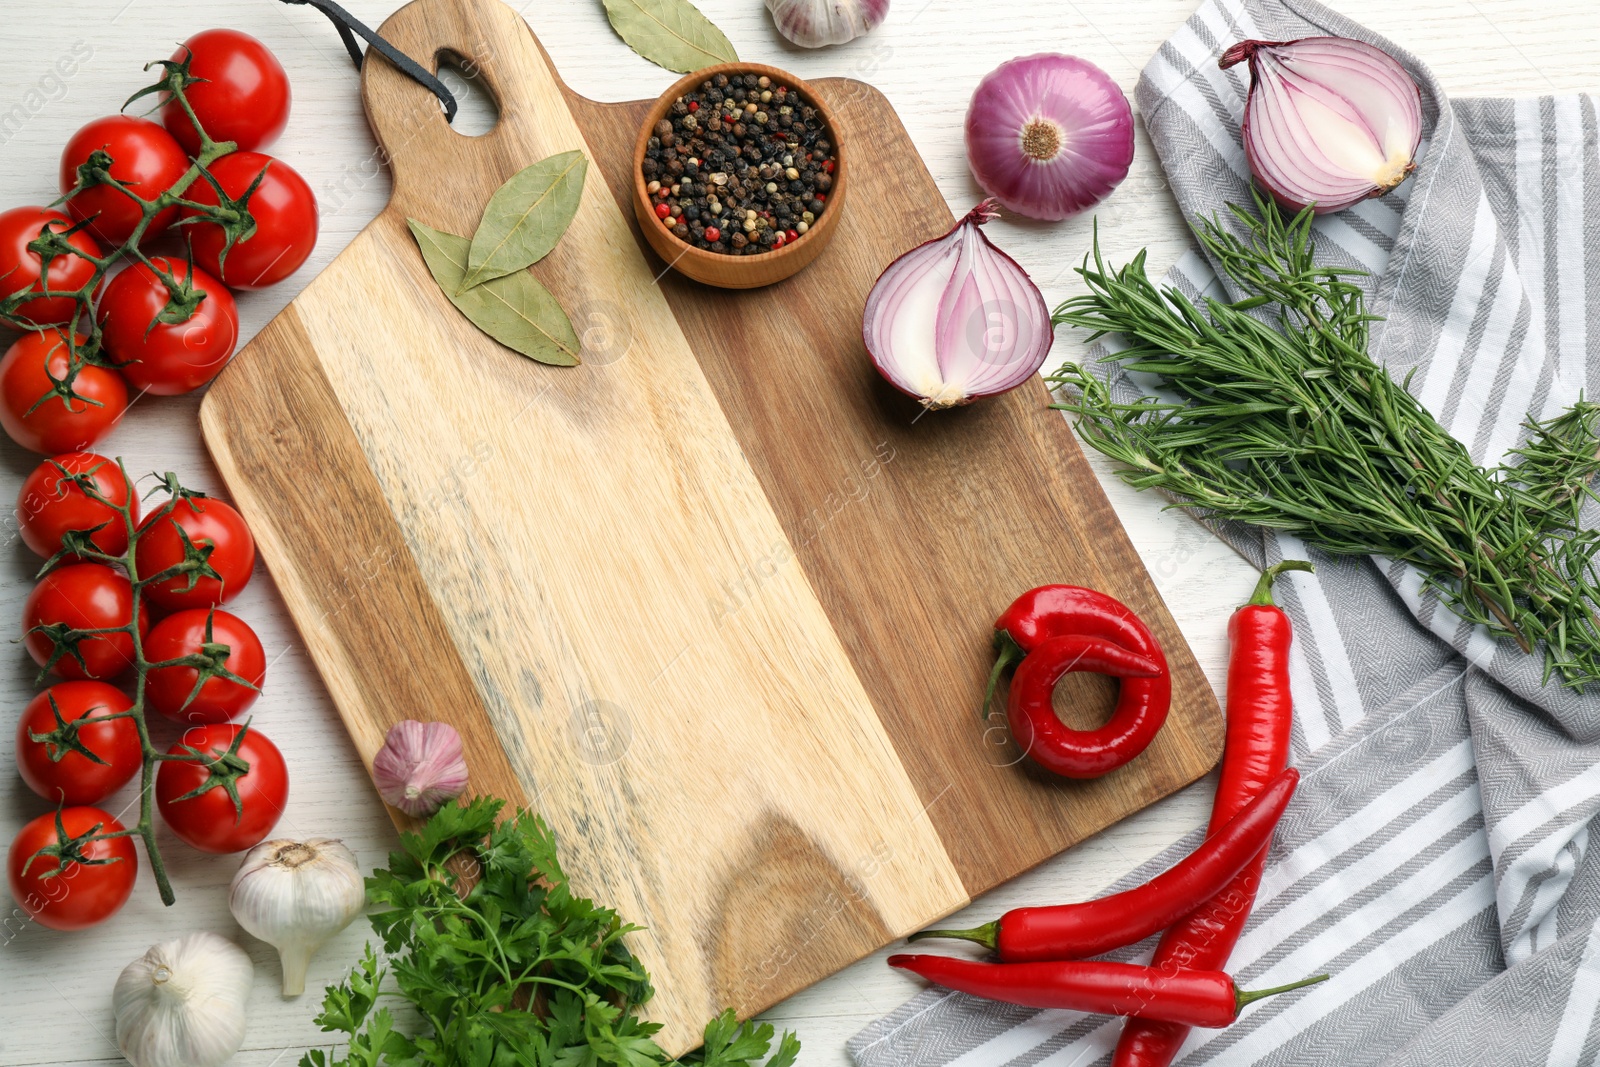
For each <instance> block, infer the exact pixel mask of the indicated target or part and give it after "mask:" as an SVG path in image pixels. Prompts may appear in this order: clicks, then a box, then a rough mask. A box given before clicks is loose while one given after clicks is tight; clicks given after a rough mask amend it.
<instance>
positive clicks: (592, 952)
mask: <svg viewBox="0 0 1600 1067" xmlns="http://www.w3.org/2000/svg"><path fill="white" fill-rule="evenodd" d="M503 805H504V802H503V801H500V800H495V799H492V798H486V797H479V798H477V799H475V800H472V801H471V802H469V803H465V802H458V803H455V804H449V805H446V806H445V807H443V808H441V809H439V812H438V813H437V814H436V815H434V816H433V817H432V818H431V819H429V820H428V822H427V823H426V825H424V826H423V828H422V830H421V832H420V833H407V834H401V835H400V844H401V848H402V851H400V852H394V853H390V855H389V868H388V869H387V870H383V869H379V870H377V871H374V872H373V875H372V877H371V878H368V879H367V898H368V900H369V901H371V902H372V903H374V904H380V905H385V906H386V907H385V910H383V911H380V912H377V913H376V914H374V915H373V916H372V917H371V921H372V927H373V929H374V930H375V931H377V933H378V935H379V936H380V937H381V938H382V939H383V949H384V954H385V956H386V957H387V963H388V967H389V969H390V970H391V971H392V972H393V975H394V979H395V985H396V987H397V989H396V991H394V992H388V991H380V989H379V987H380V985H381V984H382V983H383V979H384V974H385V970H384V966H383V964H380V963H379V961H378V957H377V954H376V953H375V952H374V951H373V949H372V946H371V945H368V946H367V951H366V953H365V955H364V956H363V957H362V959H361V962H360V963H359V964H357V965H356V967H355V969H354V970H353V971H352V972H351V973H350V975H349V977H347V978H346V979H345V981H344V982H342V983H340V984H339V985H337V986H329V987H328V991H327V996H326V997H325V999H324V1000H323V1005H322V1013H321V1014H320V1015H318V1016H317V1024H318V1025H319V1026H321V1027H322V1029H323V1030H325V1031H328V1032H330V1033H343V1034H347V1035H349V1045H348V1047H347V1048H346V1049H345V1052H344V1055H343V1056H339V1057H335V1056H334V1055H333V1054H332V1053H329V1052H324V1051H323V1050H321V1049H312V1050H311V1051H309V1052H307V1053H306V1054H305V1055H304V1056H303V1057H302V1058H301V1060H300V1067H609V1065H615V1067H656V1065H661V1064H667V1063H671V1062H679V1061H672V1060H669V1059H668V1057H667V1055H666V1054H665V1053H664V1052H663V1051H662V1050H661V1048H660V1046H658V1045H657V1044H656V1043H655V1040H654V1037H653V1035H654V1034H655V1033H656V1031H658V1030H659V1029H660V1028H661V1025H660V1024H659V1023H652V1022H646V1021H644V1020H643V1019H641V1018H640V1017H639V1009H640V1007H641V1006H642V1005H643V1004H644V1003H645V1002H647V1001H648V1000H649V999H650V997H651V995H652V994H653V993H654V989H653V988H652V986H651V985H650V976H649V975H648V974H646V973H645V970H644V968H643V967H642V966H640V964H639V961H638V960H636V959H635V958H634V957H633V954H632V953H630V952H629V951H628V949H627V946H625V945H624V944H623V942H622V939H623V937H624V936H625V935H627V934H628V933H630V932H632V931H634V930H637V929H639V927H636V926H633V925H630V924H628V923H625V922H623V921H622V920H621V919H620V918H619V917H618V915H617V913H616V912H615V911H613V910H612V909H610V908H604V907H600V906H598V905H596V904H595V903H594V901H592V900H587V899H584V898H582V897H575V896H573V895H572V892H571V890H570V889H569V888H568V885H567V876H566V875H565V874H564V873H563V872H562V870H561V864H560V862H559V860H558V859H557V857H556V840H555V835H554V834H553V833H551V831H550V829H549V828H548V827H547V826H546V825H545V823H544V820H543V819H541V818H539V817H538V816H537V815H534V814H533V813H531V812H519V813H517V814H516V815H515V816H513V817H511V818H509V819H506V820H505V821H504V822H501V821H499V818H498V816H499V813H500V809H501V808H502V807H503ZM469 887H470V888H469ZM382 997H398V998H401V999H403V1000H405V1001H406V1002H408V1003H409V1004H410V1005H411V1007H412V1008H414V1009H415V1011H416V1013H417V1015H418V1016H420V1018H421V1020H422V1026H421V1027H420V1032H419V1033H416V1034H407V1033H404V1032H402V1031H401V1029H400V1028H399V1027H398V1026H397V1024H396V1020H395V1017H394V1015H393V1013H391V1012H390V1010H389V1009H388V1008H378V1007H377V1003H378V1000H379V999H380V998H382ZM374 1009H376V1010H374ZM772 1039H773V1028H772V1027H771V1026H770V1025H765V1024H763V1025H761V1026H755V1025H752V1024H751V1023H743V1024H741V1023H739V1022H737V1021H736V1020H735V1019H734V1016H733V1012H732V1011H728V1012H724V1013H723V1014H722V1015H721V1016H719V1017H717V1018H715V1019H713V1020H712V1021H711V1022H710V1023H708V1024H707V1025H706V1030H705V1047H704V1048H702V1049H701V1050H700V1051H699V1052H696V1053H694V1054H692V1055H691V1056H689V1057H688V1058H686V1059H685V1060H684V1061H681V1062H684V1063H698V1064H703V1065H705V1067H749V1065H751V1064H753V1063H755V1062H757V1061H759V1060H761V1059H762V1058H763V1057H765V1056H766V1055H767V1054H768V1052H769V1051H770V1050H771V1047H772ZM799 1052H800V1042H799V1040H798V1039H797V1038H796V1037H795V1036H794V1034H792V1033H785V1034H784V1035H783V1037H782V1039H781V1040H780V1041H779V1042H778V1048H777V1051H776V1053H774V1054H773V1056H772V1058H771V1059H770V1060H768V1061H767V1067H791V1065H792V1064H793V1063H794V1061H795V1058H796V1056H798V1054H799Z"/></svg>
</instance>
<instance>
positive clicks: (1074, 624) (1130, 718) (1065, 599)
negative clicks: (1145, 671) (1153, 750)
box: [984, 585, 1172, 778]
mask: <svg viewBox="0 0 1600 1067" xmlns="http://www.w3.org/2000/svg"><path fill="white" fill-rule="evenodd" d="M1063 637H1091V638H1099V639H1101V640H1104V641H1109V642H1111V643H1113V644H1116V645H1119V646H1121V647H1122V648H1125V649H1127V650H1128V651H1130V652H1133V653H1136V654H1138V655H1140V656H1144V657H1147V658H1149V659H1150V661H1151V662H1153V663H1155V664H1156V665H1157V667H1158V668H1159V670H1158V672H1157V673H1155V674H1150V675H1128V674H1122V675H1117V677H1119V678H1121V680H1122V681H1121V686H1120V692H1119V694H1118V698H1117V708H1116V711H1115V712H1114V713H1113V715H1112V717H1111V719H1110V721H1108V722H1107V723H1106V725H1105V726H1103V727H1101V728H1100V729H1098V730H1091V731H1076V730H1069V729H1067V728H1066V727H1065V726H1064V725H1062V723H1061V721H1060V719H1059V718H1057V717H1056V716H1055V714H1054V712H1053V711H1052V710H1051V709H1050V699H1049V698H1050V695H1051V694H1050V692H1049V691H1048V690H1053V688H1054V685H1055V683H1056V681H1058V680H1059V679H1060V676H1061V674H1063V673H1065V672H1066V669H1065V668H1064V669H1062V670H1060V671H1056V672H1055V674H1054V676H1053V677H1051V678H1050V680H1049V682H1048V684H1041V683H1040V682H1039V681H1038V679H1039V678H1040V677H1042V676H1043V674H1044V673H1045V672H1044V664H1043V662H1040V663H1036V664H1034V666H1033V667H1032V668H1026V669H1025V667H1026V663H1027V661H1028V658H1029V657H1030V656H1031V655H1032V654H1033V653H1035V652H1040V651H1042V649H1043V646H1044V645H1046V644H1047V643H1049V642H1051V641H1054V640H1058V639H1060V638H1063ZM995 646H996V648H997V649H998V650H999V655H998V657H997V658H996V660H995V665H994V670H993V671H992V672H991V673H990V675H989V686H988V689H987V691H986V692H985V694H984V711H985V713H987V711H988V708H989V704H990V702H991V701H992V699H993V697H994V691H995V688H996V687H997V686H998V685H999V682H1000V675H1001V674H1002V673H1004V672H1005V670H1006V669H1007V668H1008V667H1012V666H1015V665H1017V664H1019V663H1021V664H1023V665H1024V667H1019V668H1018V671H1017V675H1016V677H1015V678H1013V679H1012V685H1011V697H1012V700H1011V702H1010V703H1009V706H1008V709H1007V710H1008V718H1009V720H1010V725H1011V732H1012V736H1013V737H1015V738H1016V739H1017V743H1018V744H1019V745H1021V746H1022V747H1023V749H1024V751H1026V752H1027V753H1028V755H1029V756H1031V757H1033V759H1034V760H1035V761H1036V762H1038V763H1040V764H1041V765H1043V766H1045V767H1047V768H1049V769H1050V770H1053V771H1055V772H1056V773H1058V774H1063V775H1066V776H1067V777H1071V778H1095V777H1098V776H1100V775H1102V774H1105V773H1107V772H1108V771H1111V770H1115V769H1116V768H1117V767H1120V766H1122V765H1123V764H1124V763H1126V762H1128V761H1129V760H1131V759H1133V758H1134V757H1135V756H1137V755H1138V754H1139V753H1140V752H1142V751H1144V749H1145V748H1146V747H1147V746H1148V745H1149V744H1150V742H1151V741H1152V740H1153V739H1154V738H1155V735H1156V734H1157V733H1159V732H1160V730H1161V727H1162V725H1163V724H1164V723H1165V722H1166V720H1167V709H1168V708H1169V707H1170V706H1171V704H1172V679H1171V677H1170V676H1169V675H1168V672H1167V657H1166V655H1165V654H1164V653H1163V652H1162V651H1161V645H1160V644H1159V643H1158V642H1157V641H1156V639H1155V635H1154V634H1152V633H1151V632H1150V629H1149V627H1147V626H1145V624H1144V622H1143V621H1142V620H1141V619H1140V618H1139V616H1137V615H1135V614H1134V613H1133V611H1132V609H1130V608H1129V607H1128V606H1127V605H1126V604H1123V603H1121V602H1120V601H1118V600H1116V599H1114V598H1112V597H1109V596H1107V595H1106V594H1105V593H1101V592H1099V591H1097V590H1094V589H1085V588H1083V587H1082V586H1077V585H1042V586H1039V587H1038V588H1037V589H1030V590H1029V591H1028V592H1026V593H1024V594H1022V595H1021V596H1020V597H1018V598H1017V599H1016V600H1015V601H1013V602H1012V604H1011V606H1010V607H1008V608H1007V609H1006V610H1005V612H1004V613H1003V614H1002V615H1001V616H1000V618H999V619H997V620H995ZM1057 654H1059V649H1058V650H1057ZM1078 669H1085V670H1092V669H1093V668H1087V667H1082V668H1078ZM1036 672H1037V673H1036ZM1103 673H1112V672H1103ZM1023 688H1027V689H1028V692H1027V693H1026V694H1025V699H1024V701H1023V704H1022V706H1021V707H1019V706H1018V705H1017V703H1016V699H1017V695H1018V691H1019V689H1023ZM1019 712H1021V720H1019ZM1057 743H1059V744H1060V745H1061V746H1062V747H1061V748H1060V749H1056V748H1053V747H1052V746H1053V745H1055V744H1057Z"/></svg>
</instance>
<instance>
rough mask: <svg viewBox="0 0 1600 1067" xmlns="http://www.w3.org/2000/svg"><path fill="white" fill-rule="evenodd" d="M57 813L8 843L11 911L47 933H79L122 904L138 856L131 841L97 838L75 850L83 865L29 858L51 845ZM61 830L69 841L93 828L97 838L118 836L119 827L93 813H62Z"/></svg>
mask: <svg viewBox="0 0 1600 1067" xmlns="http://www.w3.org/2000/svg"><path fill="white" fill-rule="evenodd" d="M57 814H58V813H57V812H53V811H52V812H48V813H46V814H44V815H41V816H39V817H38V818H37V819H34V820H33V821H32V822H30V823H28V824H27V825H26V826H24V827H23V828H22V829H21V831H19V832H18V834H17V836H16V837H15V838H13V839H12V841H11V852H10V853H9V854H8V855H7V856H6V874H7V875H8V876H9V880H10V882H11V895H12V896H13V897H14V898H15V899H16V901H17V906H18V907H20V908H21V909H22V910H23V911H25V912H27V913H28V914H29V915H31V916H32V917H33V918H34V919H35V920H37V921H38V923H39V925H41V926H48V927H49V928H50V929H52V930H82V929H85V928H86V927H90V926H93V925H94V924H95V923H99V922H104V921H105V920H107V919H109V918H111V916H113V915H115V914H116V913H117V912H118V911H119V910H120V909H121V908H122V905H124V904H126V903H127V902H128V897H129V896H130V895H132V893H133V882H134V879H135V878H137V877H138V875H139V857H138V855H137V854H136V853H135V852H134V851H133V839H132V838H131V837H113V838H102V839H100V840H97V841H91V842H89V843H87V844H85V845H82V846H80V847H81V853H80V854H81V856H82V858H83V859H84V860H86V861H87V862H84V863H80V862H78V861H77V860H75V859H68V860H67V861H66V862H65V863H62V861H61V860H60V859H58V858H56V857H55V856H39V855H35V853H37V852H38V851H39V850H40V849H41V848H46V847H49V846H51V845H55V844H57V842H58V841H59V840H60V835H59V834H58V832H57V828H56V817H57ZM59 815H60V818H61V829H62V830H65V831H66V833H67V836H68V837H69V838H75V837H81V836H82V835H84V834H87V833H88V832H89V831H91V830H93V829H94V828H95V827H96V826H97V825H98V826H99V828H100V829H99V831H98V832H99V833H106V834H114V833H120V832H121V831H122V830H123V829H124V827H123V825H122V824H121V823H120V822H118V821H117V820H116V819H115V818H114V817H113V816H112V815H111V814H110V813H108V812H105V811H101V810H100V809H99V808H89V807H76V808H63V809H62V810H61V811H60V812H59Z"/></svg>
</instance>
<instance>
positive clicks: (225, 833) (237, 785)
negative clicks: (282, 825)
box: [156, 723, 289, 853]
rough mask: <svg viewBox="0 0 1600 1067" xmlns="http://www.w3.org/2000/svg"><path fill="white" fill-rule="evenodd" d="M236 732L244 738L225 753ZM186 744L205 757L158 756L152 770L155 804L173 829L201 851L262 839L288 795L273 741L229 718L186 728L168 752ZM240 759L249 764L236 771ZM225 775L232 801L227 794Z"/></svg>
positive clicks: (185, 747) (227, 849) (233, 847)
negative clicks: (236, 797)
mask: <svg viewBox="0 0 1600 1067" xmlns="http://www.w3.org/2000/svg"><path fill="white" fill-rule="evenodd" d="M241 733H243V734H244V735H245V736H244V740H243V741H241V742H240V743H239V747H238V749H237V751H236V752H235V753H234V755H233V756H232V757H230V756H228V755H227V753H228V751H229V748H230V746H232V745H233V743H234V740H235V739H236V738H237V737H238V736H239V735H240V734H241ZM191 750H192V751H194V752H199V753H202V754H204V755H205V756H206V757H207V758H206V760H205V761H204V762H202V761H199V760H163V761H162V763H161V769H160V770H159V771H157V772H156V810H157V811H159V812H161V818H162V819H164V820H165V821H166V824H167V825H168V826H170V827H172V832H173V833H175V834H177V835H178V836H179V837H181V838H183V840H184V841H186V842H188V843H189V844H190V845H192V846H193V847H195V848H197V849H199V850H200V851H201V852H219V853H221V852H240V851H242V850H244V849H247V848H250V847H252V846H254V845H258V844H260V843H261V842H262V841H264V840H266V837H267V835H268V834H270V833H271V832H272V828H273V827H274V826H276V825H277V824H278V816H280V815H282V814H283V807H284V805H285V804H286V803H288V801H289V768H288V767H287V766H286V765H285V764H284V762H283V755H282V754H281V753H280V752H279V751H278V746H276V745H274V744H273V743H272V742H271V741H268V740H267V739H266V738H265V737H263V736H262V735H261V732H260V731H259V730H256V729H255V728H254V727H252V728H250V730H249V731H248V732H246V730H245V728H244V727H243V726H239V725H235V724H233V723H213V724H211V725H207V726H192V727H190V728H189V729H188V730H185V731H184V734H183V738H182V740H180V741H179V742H178V743H177V744H176V745H173V746H172V748H171V749H169V750H168V754H169V755H173V756H178V755H184V754H186V753H189V752H190V751H191ZM230 764H234V765H232V766H230ZM245 764H247V765H248V769H247V770H243V771H241V770H240V769H239V765H245ZM229 779H231V780H232V785H233V788H234V790H235V791H236V792H237V793H238V795H239V803H238V804H237V805H235V804H234V801H233V797H232V796H230V795H229V794H228V788H227V784H226V783H227V781H228V780H229ZM197 789H198V790H201V792H199V793H197V794H195V795H194V796H189V794H190V793H194V792H195V790H197Z"/></svg>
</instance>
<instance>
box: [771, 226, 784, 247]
mask: <svg viewBox="0 0 1600 1067" xmlns="http://www.w3.org/2000/svg"><path fill="white" fill-rule="evenodd" d="M783 244H784V236H783V231H782V230H779V231H778V232H777V233H775V234H773V235H772V247H773V248H782V247H783Z"/></svg>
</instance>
